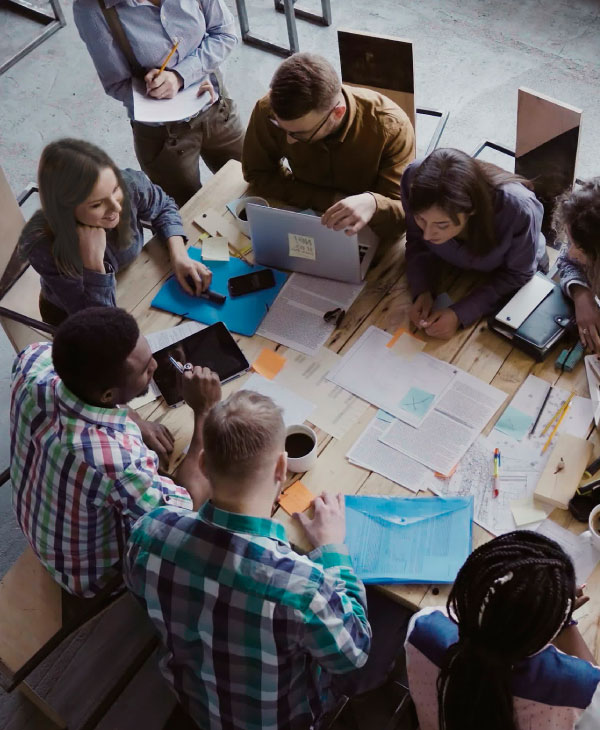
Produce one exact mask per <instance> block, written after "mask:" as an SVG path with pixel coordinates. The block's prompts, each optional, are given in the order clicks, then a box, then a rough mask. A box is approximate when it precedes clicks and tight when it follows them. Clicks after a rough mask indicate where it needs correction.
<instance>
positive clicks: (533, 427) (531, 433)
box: [529, 385, 552, 437]
mask: <svg viewBox="0 0 600 730" xmlns="http://www.w3.org/2000/svg"><path fill="white" fill-rule="evenodd" d="M550 393H552V386H551V385H550V386H548V390H547V391H546V397H545V398H544V400H543V402H542V407H541V408H540V410H539V411H538V414H537V418H536V419H535V421H534V422H533V426H532V427H531V430H530V431H529V436H530V437H531V436H533V432H534V431H535V429H536V428H537V425H538V423H539V422H540V418H541V417H542V413H543V412H544V408H545V407H546V403H547V402H548V398H550Z"/></svg>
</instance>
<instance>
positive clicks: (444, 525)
mask: <svg viewBox="0 0 600 730" xmlns="http://www.w3.org/2000/svg"><path fill="white" fill-rule="evenodd" d="M472 521H473V497H368V496H365V497H362V496H360V497H346V544H347V545H348V550H349V552H350V557H351V558H352V564H353V565H354V570H355V571H356V574H357V575H358V577H359V578H360V579H361V580H362V581H363V582H364V583H452V582H453V581H454V579H455V578H456V574H457V573H458V571H459V569H460V567H461V566H462V565H463V563H464V562H465V560H466V559H467V557H468V556H469V555H470V553H471V541H472V524H473V522H472Z"/></svg>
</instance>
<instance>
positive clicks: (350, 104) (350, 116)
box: [324, 85, 356, 142]
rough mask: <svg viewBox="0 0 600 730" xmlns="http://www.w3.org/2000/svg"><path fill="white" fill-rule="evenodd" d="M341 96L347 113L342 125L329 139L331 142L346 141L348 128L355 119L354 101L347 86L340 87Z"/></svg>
mask: <svg viewBox="0 0 600 730" xmlns="http://www.w3.org/2000/svg"><path fill="white" fill-rule="evenodd" d="M342 94H343V95H344V99H345V100H346V109H347V110H348V111H347V113H346V119H345V120H344V123H343V124H342V126H341V127H340V128H339V129H338V130H337V132H336V133H335V134H334V135H333V136H332V137H331V140H329V141H331V142H343V141H344V140H345V139H346V135H347V134H348V132H349V131H350V128H351V127H352V126H353V125H354V120H355V118H356V100H355V99H354V94H353V93H352V92H351V91H350V89H349V88H348V87H347V86H344V85H342ZM324 141H325V140H324Z"/></svg>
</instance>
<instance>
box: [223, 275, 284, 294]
mask: <svg viewBox="0 0 600 730" xmlns="http://www.w3.org/2000/svg"><path fill="white" fill-rule="evenodd" d="M272 286H275V277H274V276H273V272H272V271H271V269H261V270H260V271H253V272H252V273H250V274H244V275H243V276H233V277H232V278H231V279H229V281H228V282H227V288H228V289H229V294H230V296H232V297H239V296H241V295H242V294H251V293H252V292H255V291H262V290H263V289H270V288H271V287H272Z"/></svg>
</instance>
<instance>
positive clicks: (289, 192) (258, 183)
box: [242, 99, 337, 211]
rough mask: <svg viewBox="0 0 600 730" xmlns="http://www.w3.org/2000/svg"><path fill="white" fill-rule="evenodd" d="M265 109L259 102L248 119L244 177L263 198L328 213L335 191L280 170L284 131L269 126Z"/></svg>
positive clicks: (264, 102) (267, 113) (281, 168)
mask: <svg viewBox="0 0 600 730" xmlns="http://www.w3.org/2000/svg"><path fill="white" fill-rule="evenodd" d="M268 109H269V106H268V102H267V101H266V100H265V99H261V100H260V101H258V102H257V104H256V105H255V107H254V110H253V111H252V115H251V116H250V121H249V122H248V129H247V130H246V137H245V139H244V150H243V152H242V171H243V173H244V178H245V179H246V181H247V182H249V183H250V185H252V187H253V188H254V190H255V192H257V193H259V194H261V195H264V196H265V197H266V198H269V197H271V198H277V199H280V200H284V201H285V202H286V203H288V204H289V205H294V206H296V207H298V208H312V209H314V210H317V211H324V210H327V208H329V207H330V206H331V205H333V204H334V202H335V200H336V195H337V191H335V190H333V189H332V188H327V187H321V186H319V185H311V184H309V183H304V182H299V181H298V180H296V179H295V178H294V176H293V175H292V173H291V171H290V170H289V169H287V168H284V167H283V165H282V160H283V157H284V155H283V152H282V149H283V144H284V141H285V132H283V131H282V130H281V129H277V127H275V125H274V124H271V122H270V121H269V111H268Z"/></svg>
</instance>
